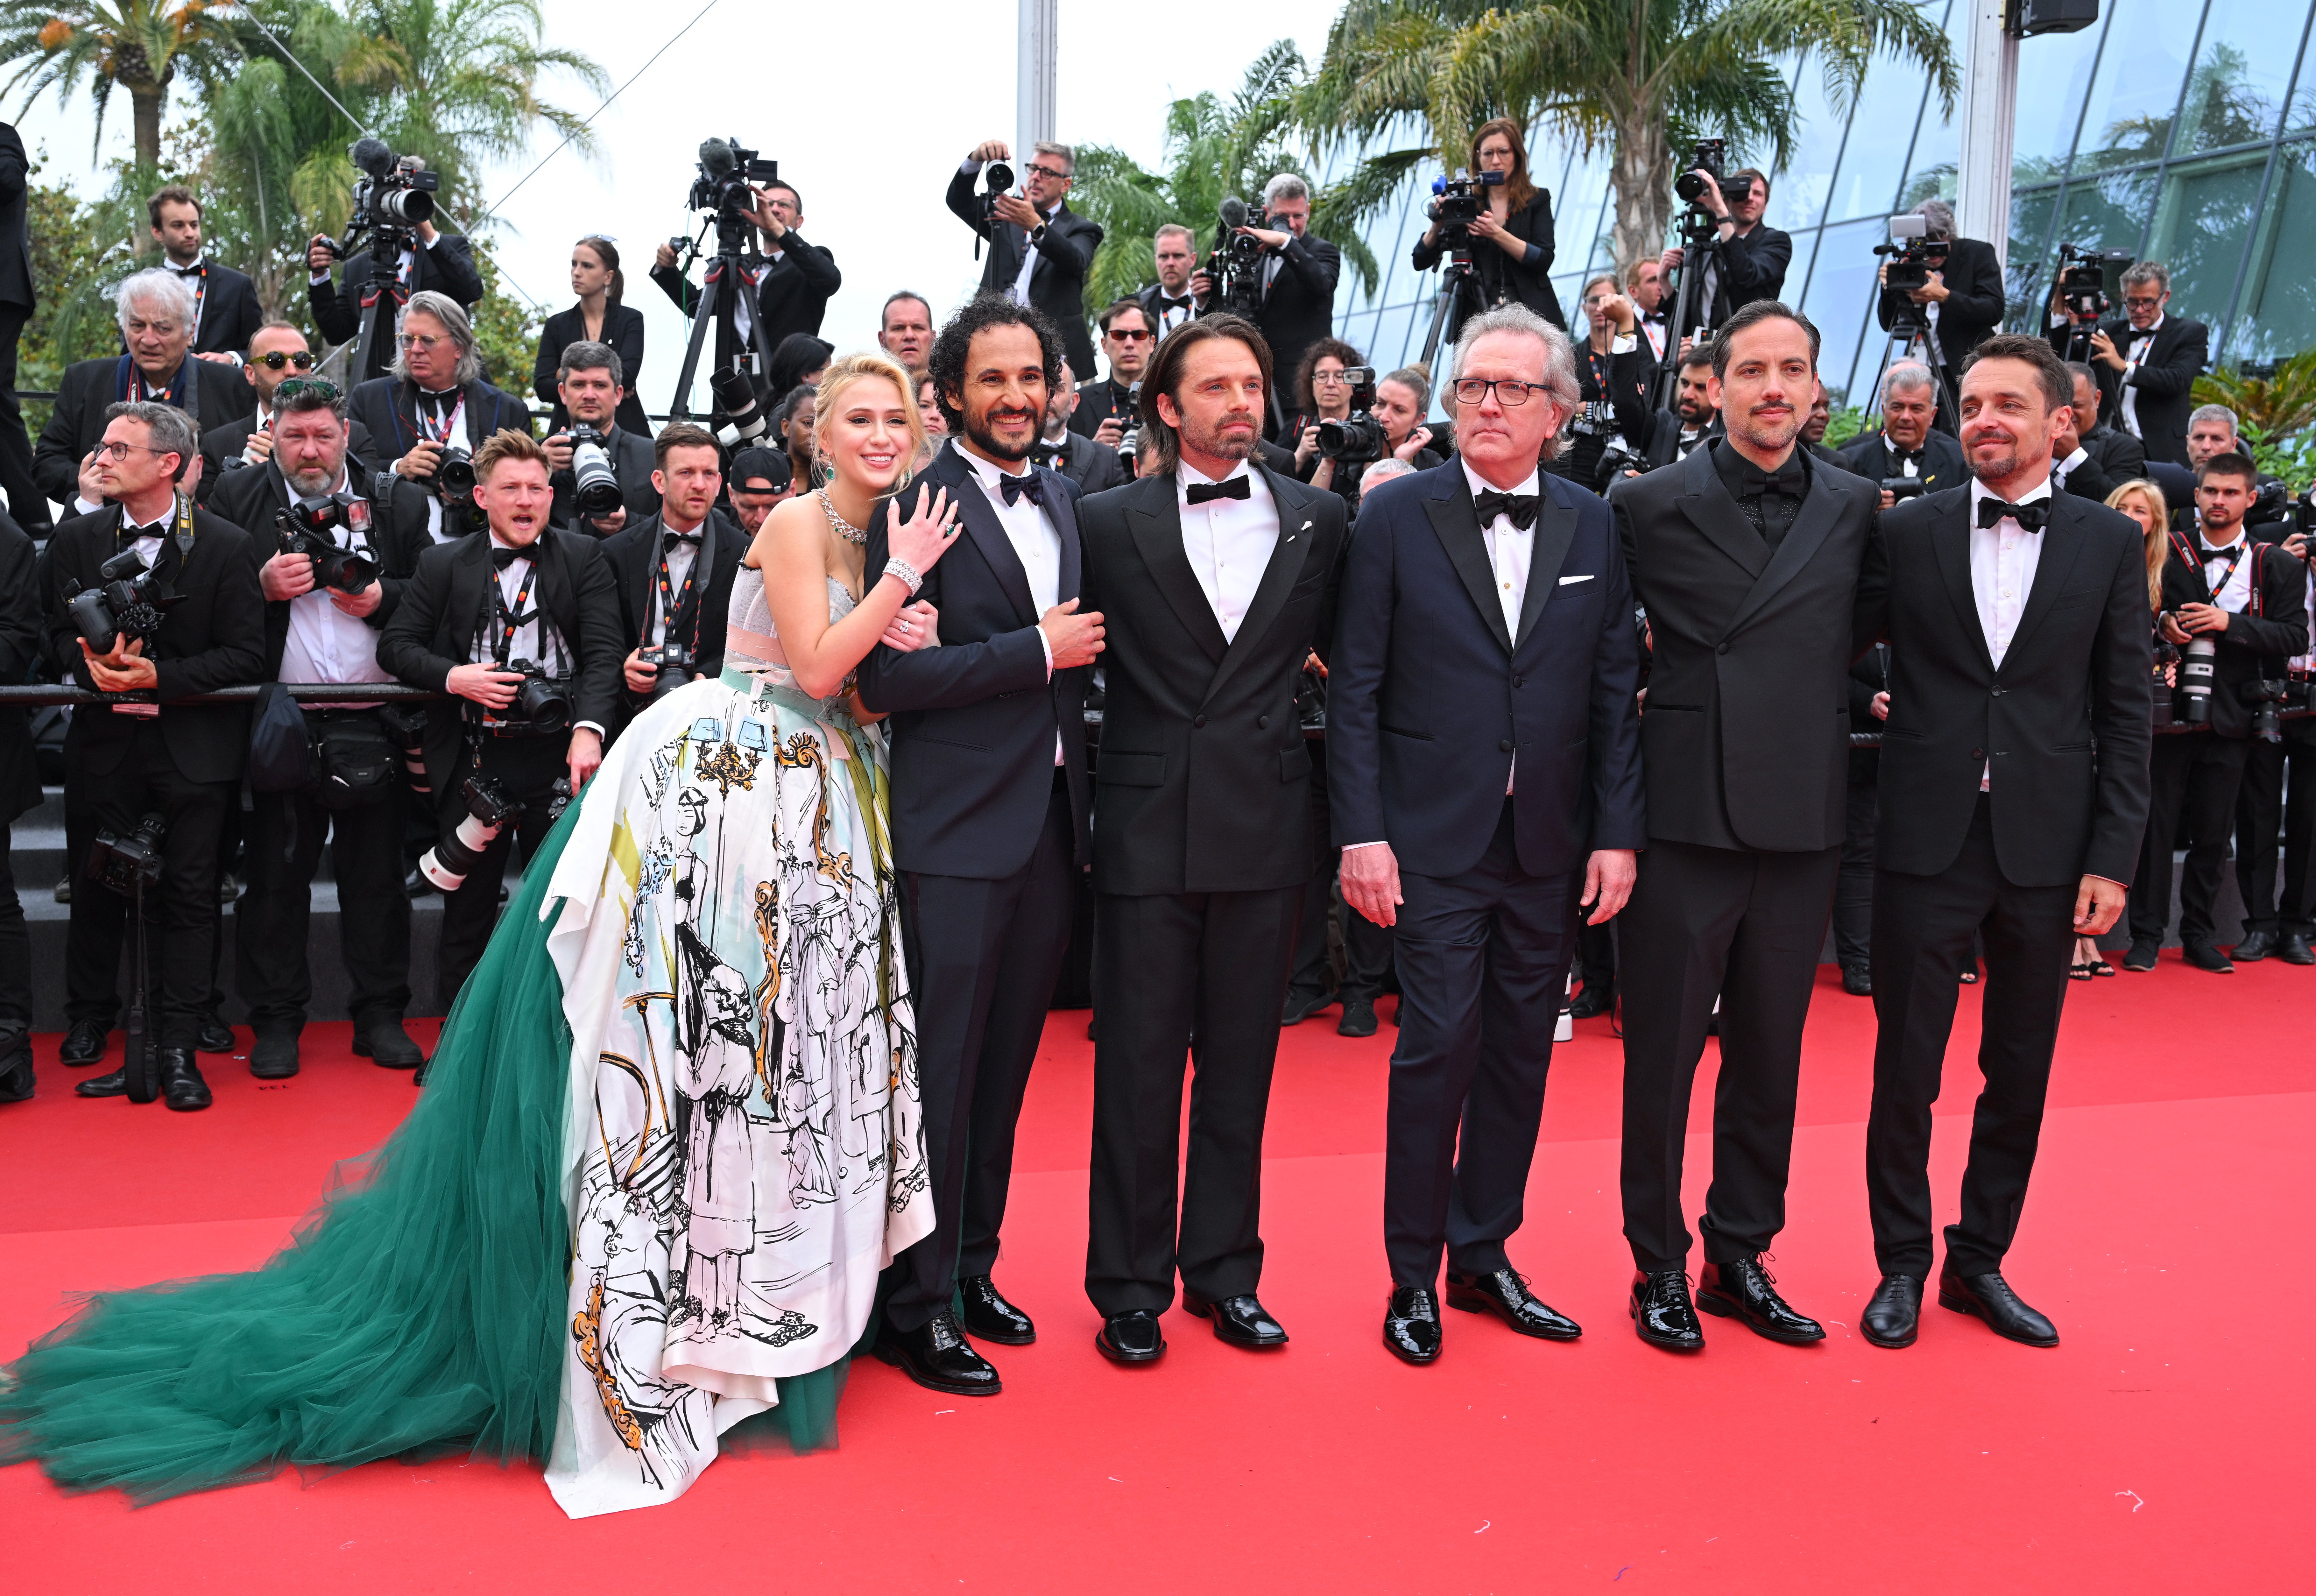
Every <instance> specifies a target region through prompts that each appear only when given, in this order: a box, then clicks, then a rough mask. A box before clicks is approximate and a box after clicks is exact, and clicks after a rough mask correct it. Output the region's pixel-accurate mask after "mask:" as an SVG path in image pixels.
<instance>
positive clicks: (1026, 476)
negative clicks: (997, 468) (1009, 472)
mask: <svg viewBox="0 0 2316 1596" xmlns="http://www.w3.org/2000/svg"><path fill="white" fill-rule="evenodd" d="M997 486H998V488H999V490H1000V491H1001V492H1002V493H1003V494H1004V495H1005V502H1006V503H1007V504H1020V502H1021V500H1022V499H1024V498H1025V497H1026V498H1027V499H1028V500H1029V503H1031V504H1044V503H1045V502H1046V485H1045V484H1044V483H1043V482H1042V481H1040V480H1038V474H1037V472H1035V471H1024V472H1023V473H1022V474H1021V475H1020V476H1019V477H999V478H998V479H997Z"/></svg>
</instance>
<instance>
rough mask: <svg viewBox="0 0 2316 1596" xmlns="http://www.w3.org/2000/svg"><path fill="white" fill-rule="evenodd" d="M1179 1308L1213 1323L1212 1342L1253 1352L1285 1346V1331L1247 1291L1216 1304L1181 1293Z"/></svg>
mask: <svg viewBox="0 0 2316 1596" xmlns="http://www.w3.org/2000/svg"><path fill="white" fill-rule="evenodd" d="M1182 1306H1183V1307H1185V1308H1187V1309H1188V1310H1189V1312H1191V1313H1193V1314H1196V1315H1198V1317H1199V1318H1201V1319H1212V1320H1213V1321H1214V1322H1215V1339H1216V1341H1226V1342H1230V1344H1231V1345H1233V1346H1234V1347H1246V1348H1249V1349H1251V1350H1252V1351H1257V1352H1262V1351H1269V1349H1271V1348H1272V1347H1283V1346H1285V1345H1286V1344H1287V1331H1286V1329H1285V1328H1284V1327H1283V1326H1282V1325H1281V1324H1279V1323H1278V1320H1276V1319H1274V1318H1272V1317H1271V1316H1270V1310H1269V1309H1268V1308H1266V1307H1264V1306H1262V1304H1260V1302H1258V1301H1256V1300H1255V1297H1254V1293H1253V1292H1252V1291H1250V1292H1248V1293H1247V1294H1246V1295H1244V1296H1243V1297H1223V1298H1221V1299H1220V1300H1219V1301H1217V1300H1216V1299H1214V1298H1211V1297H1200V1296H1199V1295H1198V1293H1197V1292H1195V1291H1184V1292H1183V1293H1182Z"/></svg>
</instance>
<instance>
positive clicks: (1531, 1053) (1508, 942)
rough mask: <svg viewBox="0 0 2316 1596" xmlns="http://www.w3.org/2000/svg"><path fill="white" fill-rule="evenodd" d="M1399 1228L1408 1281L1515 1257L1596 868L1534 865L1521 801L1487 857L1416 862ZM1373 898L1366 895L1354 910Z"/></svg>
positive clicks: (1387, 1246)
mask: <svg viewBox="0 0 2316 1596" xmlns="http://www.w3.org/2000/svg"><path fill="white" fill-rule="evenodd" d="M1399 883H1400V894H1401V896H1402V898H1403V902H1402V903H1401V905H1400V909H1399V923H1398V925H1397V926H1396V927H1395V928H1394V931H1395V932H1396V934H1395V935H1394V938H1393V940H1392V950H1393V956H1394V958H1395V959H1396V960H1397V962H1398V965H1399V1019H1400V1023H1399V1039H1398V1041H1397V1042H1396V1043H1395V1044H1394V1047H1393V1048H1392V1054H1391V1093H1390V1108H1389V1110H1388V1121H1387V1123H1388V1135H1387V1139H1386V1142H1385V1153H1384V1177H1383V1181H1384V1185H1383V1242H1384V1253H1385V1258H1386V1259H1387V1260H1388V1261H1389V1262H1390V1264H1391V1280H1392V1284H1393V1285H1394V1286H1422V1287H1426V1288H1437V1286H1438V1284H1439V1262H1440V1255H1441V1253H1443V1252H1444V1253H1446V1255H1447V1261H1448V1268H1449V1269H1451V1270H1453V1271H1456V1273H1458V1274H1467V1275H1483V1274H1493V1273H1494V1272H1495V1271H1498V1270H1500V1269H1505V1268H1509V1267H1510V1260H1509V1259H1508V1258H1506V1256H1505V1255H1504V1243H1505V1241H1506V1240H1507V1239H1509V1238H1510V1235H1511V1234H1512V1233H1513V1232H1514V1231H1516V1230H1518V1229H1519V1227H1520V1221H1521V1219H1522V1217H1524V1213H1523V1206H1522V1205H1523V1199H1524V1197H1525V1195H1526V1193H1527V1191H1528V1165H1529V1164H1530V1163H1531V1162H1532V1161H1533V1160H1534V1158H1535V1156H1536V1137H1537V1128H1538V1127H1539V1126H1540V1125H1541V1123H1542V1122H1543V1119H1544V1083H1545V1072H1546V1071H1547V1070H1548V1069H1549V1068H1550V1067H1551V1065H1552V1033H1553V1030H1554V1027H1555V1026H1557V1025H1558V1023H1559V1021H1560V999H1561V995H1562V994H1563V992H1564V991H1565V990H1566V989H1567V985H1568V965H1569V959H1570V957H1571V955H1572V953H1573V951H1574V944H1575V939H1576V919H1577V914H1576V905H1577V899H1578V898H1579V897H1580V896H1581V894H1582V892H1583V887H1584V878H1583V877H1582V876H1581V874H1578V873H1576V872H1573V871H1563V872H1561V873H1559V874H1556V875H1545V876H1532V875H1529V874H1528V872H1527V871H1526V870H1524V869H1521V868H1520V863H1519V844H1518V843H1516V842H1515V841H1514V840H1513V831H1512V801H1511V800H1510V798H1506V799H1505V800H1504V807H1503V813H1502V816H1501V818H1500V819H1499V820H1498V821H1497V823H1496V830H1495V834H1494V835H1493V836H1492V838H1491V839H1490V841H1489V843H1488V851H1486V852H1485V853H1483V855H1481V857H1480V861H1479V863H1477V864H1475V865H1474V866H1473V867H1472V868H1471V869H1468V870H1465V871H1464V872H1462V873H1461V874H1460V875H1455V876H1419V875H1415V874H1412V873H1409V872H1402V874H1401V876H1400V878H1399ZM1352 912H1353V913H1357V911H1352Z"/></svg>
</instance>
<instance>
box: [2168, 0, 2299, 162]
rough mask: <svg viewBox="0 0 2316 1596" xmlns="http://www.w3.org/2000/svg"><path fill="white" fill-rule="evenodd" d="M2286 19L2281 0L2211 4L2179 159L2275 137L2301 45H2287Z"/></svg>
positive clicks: (2182, 122)
mask: <svg viewBox="0 0 2316 1596" xmlns="http://www.w3.org/2000/svg"><path fill="white" fill-rule="evenodd" d="M2284 21H2285V10H2284V7H2283V6H2281V5H2279V4H2276V0H2212V9H2211V13H2210V15H2208V16H2207V17H2206V18H2205V22H2204V42H2203V43H2202V45H2200V46H2199V47H2198V48H2197V51H2196V71H2195V75H2194V76H2191V77H2190V78H2189V79H2188V80H2187V104H2186V105H2185V106H2183V107H2182V108H2181V111H2180V117H2179V137H2178V139H2176V140H2175V141H2174V144H2173V148H2172V153H2173V154H2174V155H2191V154H2193V153H2194V152H2196V150H2199V149H2224V148H2226V147H2228V146H2230V145H2235V144H2250V143H2253V142H2255V141H2256V140H2258V139H2262V138H2273V137H2274V136H2275V133H2276V118H2277V116H2278V115H2279V114H2280V113H2281V112H2282V111H2283V109H2284V95H2285V89H2286V88H2287V87H2288V86H2289V85H2290V82H2291V78H2292V47H2293V45H2294V44H2295V43H2297V42H2298V41H2297V40H2291V41H2289V42H2287V40H2286V30H2285V28H2284V27H2283V26H2281V25H2280V24H2282V23H2283V22H2284Z"/></svg>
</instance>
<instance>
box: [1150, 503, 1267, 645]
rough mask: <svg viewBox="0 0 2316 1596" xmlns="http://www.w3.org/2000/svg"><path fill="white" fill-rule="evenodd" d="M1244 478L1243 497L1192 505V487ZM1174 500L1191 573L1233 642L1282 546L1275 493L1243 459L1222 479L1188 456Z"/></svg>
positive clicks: (1228, 637) (1227, 638) (1225, 636)
mask: <svg viewBox="0 0 2316 1596" xmlns="http://www.w3.org/2000/svg"><path fill="white" fill-rule="evenodd" d="M1241 477H1244V478H1245V479H1246V483H1247V495H1246V497H1244V498H1243V499H1208V500H1207V502H1206V503H1205V504H1191V503H1190V489H1191V487H1192V486H1194V485H1204V484H1207V483H1212V482H1216V481H1222V482H1235V481H1237V480H1238V479H1239V478H1241ZM1174 504H1175V507H1176V508H1177V509H1178V510H1180V512H1181V516H1182V552H1183V554H1185V555H1186V556H1188V557H1189V561H1190V574H1191V575H1193V576H1196V577H1197V578H1198V591H1199V592H1200V593H1205V594H1206V595H1207V606H1208V608H1210V609H1212V610H1213V611H1214V612H1215V620H1216V621H1217V622H1219V623H1220V624H1221V626H1222V629H1223V640H1224V641H1225V642H1235V641H1237V639H1238V629H1239V624H1240V623H1241V622H1242V621H1243V620H1245V619H1246V611H1247V607H1248V606H1249V605H1251V604H1252V603H1253V602H1254V590H1255V589H1256V588H1257V587H1259V586H1260V585H1261V584H1262V574H1263V572H1264V571H1265V570H1267V569H1269V566H1270V556H1271V553H1272V551H1273V550H1274V549H1276V548H1278V500H1276V499H1274V498H1272V497H1271V495H1270V485H1269V483H1268V482H1265V481H1264V480H1263V478H1262V474H1261V473H1260V471H1256V470H1253V469H1252V468H1250V467H1249V466H1248V465H1247V463H1246V462H1245V461H1244V460H1241V461H1239V463H1238V468H1237V469H1235V470H1234V471H1232V472H1231V474H1230V475H1229V476H1227V477H1219V478H1217V477H1209V476H1207V474H1206V473H1205V472H1203V471H1201V470H1199V469H1198V468H1197V467H1195V466H1193V465H1191V464H1190V463H1189V462H1188V461H1187V460H1186V461H1184V462H1183V463H1182V464H1181V465H1180V468H1177V470H1176V471H1175V473H1174Z"/></svg>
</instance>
